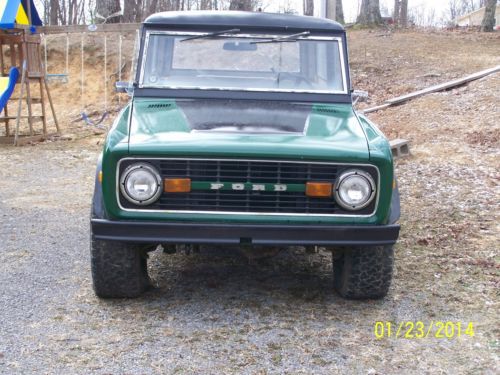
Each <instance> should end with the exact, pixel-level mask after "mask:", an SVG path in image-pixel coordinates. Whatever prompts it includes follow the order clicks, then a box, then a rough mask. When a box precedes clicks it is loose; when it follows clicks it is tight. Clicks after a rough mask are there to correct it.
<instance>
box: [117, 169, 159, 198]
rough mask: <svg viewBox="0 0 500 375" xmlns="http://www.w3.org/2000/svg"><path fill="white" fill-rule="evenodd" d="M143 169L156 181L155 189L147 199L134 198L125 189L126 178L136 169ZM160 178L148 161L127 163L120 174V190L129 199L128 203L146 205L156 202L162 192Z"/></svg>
mask: <svg viewBox="0 0 500 375" xmlns="http://www.w3.org/2000/svg"><path fill="white" fill-rule="evenodd" d="M139 170H140V171H143V172H144V171H145V172H147V173H149V174H150V175H151V177H152V178H153V179H154V180H155V182H156V190H155V191H154V193H153V194H152V195H151V196H150V197H149V198H147V199H144V200H138V199H135V198H134V197H133V196H132V195H131V193H130V192H129V191H128V190H127V180H128V179H129V178H130V176H131V175H132V174H133V173H134V172H136V171H139ZM162 190H163V189H162V179H161V176H160V174H159V173H158V171H157V170H156V168H155V167H153V166H152V165H151V164H149V163H135V164H132V165H129V166H128V167H127V168H126V169H125V170H124V171H123V173H122V175H121V176H120V191H121V193H122V195H123V197H124V198H125V199H126V200H127V201H129V202H130V203H133V204H135V205H138V206H147V205H149V204H151V203H154V202H156V201H157V200H158V199H159V198H160V195H161V193H162Z"/></svg>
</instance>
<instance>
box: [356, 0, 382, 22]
mask: <svg viewBox="0 0 500 375" xmlns="http://www.w3.org/2000/svg"><path fill="white" fill-rule="evenodd" d="M356 23H358V24H360V25H368V26H373V25H380V24H381V23H382V16H381V15H380V4H379V0H362V2H361V12H360V13H359V15H358V19H357V20H356Z"/></svg>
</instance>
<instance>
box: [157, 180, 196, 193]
mask: <svg viewBox="0 0 500 375" xmlns="http://www.w3.org/2000/svg"><path fill="white" fill-rule="evenodd" d="M163 187H164V190H165V193H189V192H190V191H191V179H190V178H166V179H165V181H164V186H163Z"/></svg>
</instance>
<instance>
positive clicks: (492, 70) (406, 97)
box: [362, 65, 500, 113]
mask: <svg viewBox="0 0 500 375" xmlns="http://www.w3.org/2000/svg"><path fill="white" fill-rule="evenodd" d="M498 71H500V65H497V66H495V67H494V68H490V69H486V70H482V71H480V72H477V73H474V74H471V75H468V76H466V77H463V78H458V79H454V80H453V81H449V82H445V83H441V84H439V85H434V86H431V87H427V88H426V89H422V90H418V91H415V92H412V93H409V94H406V95H402V96H398V97H397V98H393V99H389V100H386V101H385V102H384V104H381V105H378V106H376V107H371V108H367V109H365V110H363V111H362V112H363V113H370V112H376V111H380V110H382V109H386V108H388V107H391V106H393V105H396V104H402V103H405V102H407V101H409V100H412V99H415V98H418V97H420V96H423V95H427V94H431V93H433V92H438V91H443V90H447V89H450V88H452V87H456V86H460V85H463V84H465V83H468V82H471V81H475V80H477V79H480V78H483V77H486V76H488V75H490V74H493V73H496V72H498Z"/></svg>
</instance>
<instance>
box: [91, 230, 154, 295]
mask: <svg viewBox="0 0 500 375" xmlns="http://www.w3.org/2000/svg"><path fill="white" fill-rule="evenodd" d="M90 259H91V270H92V281H93V286H94V291H95V294H96V295H97V296H98V297H101V298H135V297H138V296H140V295H141V294H142V293H143V292H144V291H145V290H146V289H148V288H149V286H150V285H151V283H150V279H149V276H148V269H147V253H146V251H145V250H143V249H142V248H141V246H139V245H134V244H128V243H121V242H113V241H100V240H95V239H93V238H91V240H90Z"/></svg>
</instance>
